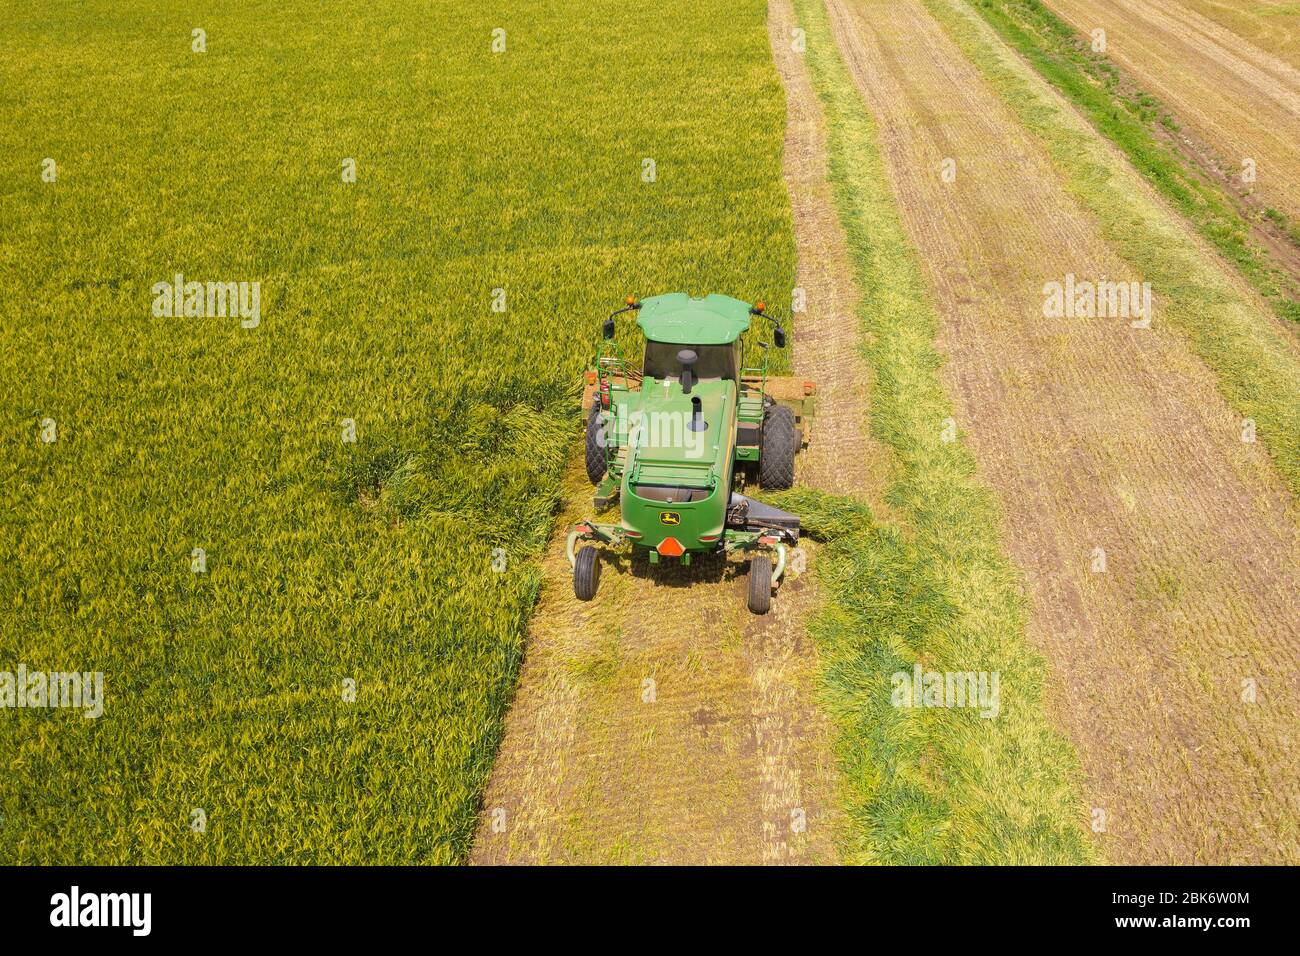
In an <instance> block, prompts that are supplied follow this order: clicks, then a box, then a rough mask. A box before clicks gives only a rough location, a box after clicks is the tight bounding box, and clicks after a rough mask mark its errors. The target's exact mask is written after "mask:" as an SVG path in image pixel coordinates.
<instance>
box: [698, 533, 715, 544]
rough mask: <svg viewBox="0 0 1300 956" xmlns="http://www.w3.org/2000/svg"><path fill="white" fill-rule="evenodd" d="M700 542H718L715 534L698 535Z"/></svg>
mask: <svg viewBox="0 0 1300 956" xmlns="http://www.w3.org/2000/svg"><path fill="white" fill-rule="evenodd" d="M700 540H701V541H706V542H707V541H717V540H718V536H717V535H716V534H702V535H700Z"/></svg>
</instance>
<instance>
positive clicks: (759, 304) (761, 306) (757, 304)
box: [754, 302, 767, 312]
mask: <svg viewBox="0 0 1300 956" xmlns="http://www.w3.org/2000/svg"><path fill="white" fill-rule="evenodd" d="M754 308H755V309H757V310H758V311H759V312H762V311H763V310H764V309H766V308H767V306H766V305H764V304H763V303H762V302H755V303H754Z"/></svg>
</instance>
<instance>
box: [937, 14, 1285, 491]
mask: <svg viewBox="0 0 1300 956" xmlns="http://www.w3.org/2000/svg"><path fill="white" fill-rule="evenodd" d="M926 5H927V7H928V8H929V9H930V12H931V13H933V14H934V16H935V17H936V18H937V19H938V20H939V22H940V23H942V24H943V25H944V27H945V29H946V30H947V31H948V33H949V35H950V36H951V37H952V39H953V41H954V42H955V43H956V44H957V45H958V46H959V47H960V48H961V49H962V51H963V52H964V53H965V54H966V55H967V56H968V57H969V58H970V59H971V61H972V62H973V63H974V64H975V65H976V67H977V68H978V69H979V70H980V71H981V73H982V74H983V75H984V77H985V79H986V80H987V81H988V83H989V84H990V86H991V87H992V88H993V90H994V91H995V92H996V93H997V94H998V96H999V97H1001V99H1002V100H1003V102H1005V103H1006V104H1007V106H1008V107H1009V108H1010V109H1011V110H1012V112H1013V113H1014V114H1015V115H1016V116H1017V117H1018V118H1019V119H1020V121H1021V122H1023V123H1024V124H1025V126H1026V127H1027V128H1028V129H1030V130H1031V131H1033V132H1034V133H1035V134H1036V135H1037V136H1038V137H1039V140H1040V141H1041V142H1042V143H1043V145H1044V147H1045V148H1046V149H1047V151H1048V154H1049V156H1050V158H1051V161H1052V163H1053V166H1054V167H1055V168H1056V169H1057V170H1058V172H1059V173H1060V175H1061V179H1062V181H1063V183H1064V184H1065V186H1066V188H1067V189H1068V190H1069V191H1070V193H1071V195H1073V196H1074V197H1075V199H1076V200H1078V202H1079V203H1080V205H1081V206H1083V207H1084V208H1086V209H1088V210H1089V211H1090V212H1091V213H1092V214H1093V215H1094V216H1095V217H1096V218H1097V220H1098V222H1099V224H1100V226H1101V229H1102V235H1103V236H1104V237H1105V239H1106V240H1107V241H1108V242H1109V243H1110V244H1111V245H1112V247H1113V248H1114V249H1115V250H1116V252H1117V253H1119V255H1120V256H1122V257H1123V258H1124V259H1125V260H1126V261H1127V262H1128V263H1129V264H1130V265H1131V266H1132V267H1133V269H1134V270H1135V272H1136V273H1137V274H1139V275H1142V276H1143V277H1144V278H1145V279H1146V280H1147V281H1149V282H1150V283H1151V284H1152V288H1153V289H1154V292H1155V295H1156V297H1157V315H1156V319H1155V321H1157V322H1167V323H1170V324H1172V325H1173V326H1174V327H1176V328H1178V329H1179V330H1180V331H1181V332H1182V333H1183V334H1184V335H1185V336H1186V337H1187V339H1188V341H1189V342H1190V343H1191V345H1192V347H1193V349H1194V350H1195V351H1196V353H1197V354H1198V355H1199V356H1200V358H1201V360H1202V361H1203V362H1205V364H1206V365H1207V366H1208V367H1209V368H1210V369H1212V370H1213V371H1214V373H1215V376H1216V378H1217V381H1218V385H1219V389H1220V391H1221V393H1222V394H1223V396H1224V398H1225V399H1227V401H1228V403H1229V405H1231V406H1232V407H1233V408H1234V409H1236V410H1237V411H1238V412H1239V413H1240V414H1241V416H1242V418H1243V422H1242V423H1241V425H1240V426H1238V427H1236V428H1234V431H1233V435H1232V437H1233V438H1234V439H1239V438H1240V435H1241V432H1242V428H1244V427H1245V422H1244V420H1245V419H1249V420H1251V421H1253V422H1254V423H1255V434H1256V436H1257V438H1258V440H1259V441H1261V442H1263V443H1264V446H1265V447H1266V448H1267V449H1268V451H1269V454H1270V455H1271V457H1272V459H1273V462H1274V464H1275V465H1276V467H1277V469H1278V472H1279V473H1280V474H1281V475H1282V478H1283V479H1284V481H1285V482H1286V483H1287V485H1288V486H1289V487H1290V488H1291V490H1292V492H1293V493H1297V494H1300V359H1298V358H1297V350H1296V348H1295V342H1294V340H1293V339H1292V338H1291V337H1290V336H1289V334H1288V331H1287V330H1286V329H1285V328H1282V327H1278V326H1277V325H1276V324H1275V323H1274V322H1273V321H1272V317H1271V316H1269V314H1268V313H1267V312H1266V311H1265V310H1263V309H1262V308H1260V307H1259V306H1258V305H1257V304H1256V302H1255V301H1254V300H1253V299H1252V298H1251V297H1249V296H1247V295H1246V294H1243V292H1242V291H1240V290H1239V289H1238V288H1237V287H1236V285H1235V284H1234V283H1233V282H1232V281H1230V279H1231V277H1230V275H1229V273H1227V272H1226V271H1225V270H1224V269H1223V268H1221V267H1220V266H1219V263H1218V262H1216V261H1215V260H1214V259H1213V257H1211V256H1207V255H1206V254H1205V253H1204V252H1203V251H1202V249H1200V248H1198V246H1197V244H1196V243H1195V242H1193V240H1192V238H1191V237H1190V236H1188V235H1187V234H1186V233H1185V231H1184V230H1183V228H1182V227H1181V226H1180V225H1179V224H1178V223H1177V222H1175V221H1174V220H1173V217H1171V216H1170V215H1169V213H1168V212H1167V210H1166V209H1164V208H1163V207H1162V206H1161V205H1160V204H1158V203H1156V202H1153V201H1151V200H1150V199H1148V198H1147V197H1145V196H1143V195H1141V193H1140V192H1139V190H1138V189H1137V188H1135V187H1137V186H1138V185H1140V181H1138V180H1136V179H1129V180H1127V181H1126V177H1125V176H1123V175H1116V173H1117V168H1116V162H1115V158H1114V155H1113V153H1112V152H1111V151H1110V150H1108V149H1107V148H1106V146H1105V143H1104V142H1101V141H1099V140H1098V139H1097V137H1096V135H1095V133H1094V131H1093V130H1092V129H1091V128H1089V126H1088V125H1087V124H1086V123H1084V122H1081V121H1080V120H1079V119H1078V117H1077V116H1075V115H1073V114H1072V113H1069V112H1068V111H1066V110H1064V109H1062V108H1061V106H1060V104H1058V103H1056V102H1054V101H1053V98H1052V97H1050V96H1049V95H1047V93H1046V91H1045V90H1042V89H1035V88H1034V86H1033V85H1032V84H1031V83H1030V82H1028V78H1030V77H1032V76H1033V73H1032V72H1030V71H1028V70H1026V71H1025V75H1021V74H1020V73H1018V72H1017V70H1016V69H1015V68H1014V66H1013V64H1012V63H1010V62H1008V60H1006V59H1004V58H1003V56H1002V55H1000V52H999V50H998V49H997V48H996V47H995V44H996V37H995V36H994V35H993V32H992V31H988V30H987V28H985V27H983V26H982V25H981V23H980V21H979V19H978V18H977V17H976V16H975V13H973V12H971V11H972V10H974V11H977V12H979V13H980V14H981V15H983V16H984V17H985V19H986V20H988V21H989V22H991V23H993V25H994V26H995V28H998V29H997V30H996V35H997V36H1001V37H1003V38H1004V39H1005V40H1006V41H1007V42H1008V43H1009V45H1010V46H1011V47H1012V48H1013V49H1015V50H1018V51H1019V52H1021V53H1022V54H1024V56H1025V59H1026V60H1027V61H1028V62H1029V63H1030V64H1031V65H1032V66H1034V67H1035V68H1037V69H1038V70H1039V72H1040V73H1042V74H1043V75H1044V77H1045V78H1046V79H1048V80H1049V81H1051V82H1053V85H1057V86H1058V89H1062V87H1061V86H1059V85H1058V82H1059V81H1058V80H1053V76H1055V73H1053V70H1054V69H1056V67H1057V66H1058V65H1059V61H1057V60H1055V59H1052V58H1051V57H1049V56H1048V55H1047V54H1046V53H1044V52H1043V51H1042V50H1041V49H1039V48H1038V47H1037V46H1035V45H1034V44H1035V43H1037V42H1038V41H1037V40H1035V39H1034V37H1038V36H1039V34H1033V36H1032V37H1031V35H1030V34H1029V33H1027V32H1025V31H1024V30H1021V29H1020V28H1019V27H1018V26H1017V25H1016V24H1015V23H1014V22H1012V21H1011V20H1008V19H1006V17H1007V16H1008V14H1007V11H1010V10H1011V9H1012V7H1015V8H1016V9H1020V7H1021V5H1020V4H996V3H993V2H992V0H987V2H986V0H980V2H977V3H961V4H959V3H955V2H948V0H926ZM1079 82H1080V83H1082V82H1084V81H1083V80H1081V79H1080V80H1079ZM1072 89H1073V87H1070V86H1068V85H1067V86H1066V87H1065V88H1064V89H1063V92H1066V94H1067V97H1069V98H1070V99H1071V100H1073V99H1074V94H1073V93H1071V92H1070V90H1072ZM1089 89H1090V91H1091V92H1089V94H1088V99H1086V100H1081V101H1077V102H1076V105H1083V104H1084V103H1086V102H1091V98H1092V97H1095V96H1100V95H1103V94H1104V90H1102V89H1100V88H1095V87H1089ZM1101 108H1102V107H1101V105H1100V104H1097V105H1096V109H1101ZM1107 110H1108V112H1107V115H1108V116H1109V115H1111V114H1114V115H1115V116H1118V117H1119V119H1116V120H1115V121H1114V123H1113V124H1110V125H1108V124H1106V123H1104V122H1102V120H1101V119H1099V118H1097V117H1095V116H1092V108H1091V107H1089V108H1085V110H1084V114H1085V116H1092V119H1093V122H1095V123H1096V124H1097V126H1098V128H1099V129H1101V131H1102V132H1103V133H1104V134H1106V135H1108V136H1110V137H1111V138H1112V139H1114V140H1115V141H1116V142H1117V143H1119V144H1120V145H1121V147H1124V149H1125V153H1126V154H1128V155H1130V156H1131V157H1133V154H1132V153H1131V152H1130V147H1129V146H1126V145H1125V144H1126V142H1127V140H1126V139H1125V134H1124V132H1123V131H1125V130H1131V129H1132V125H1131V123H1129V122H1128V121H1127V120H1125V119H1124V118H1123V114H1124V110H1123V108H1122V106H1121V105H1120V104H1119V103H1118V102H1117V101H1111V102H1110V105H1109V107H1107ZM1134 135H1135V136H1140V135H1142V134H1140V133H1135V134H1134ZM1130 145H1131V144H1130ZM1153 149H1155V147H1153ZM1152 157H1154V158H1152ZM1166 160H1167V161H1168V162H1166ZM1172 162H1173V159H1172V158H1171V157H1168V156H1164V154H1163V153H1161V152H1158V151H1157V152H1155V153H1152V154H1151V157H1148V158H1147V159H1145V160H1143V159H1141V158H1139V157H1134V166H1135V168H1137V170H1138V172H1139V173H1142V174H1143V175H1145V176H1146V177H1147V178H1148V179H1152V173H1151V171H1150V169H1149V168H1147V167H1146V166H1144V163H1155V164H1156V165H1157V168H1158V169H1163V170H1166V171H1168V174H1169V176H1170V177H1171V182H1172V181H1175V180H1176V179H1177V177H1179V176H1185V175H1186V174H1185V173H1184V172H1180V171H1179V170H1177V169H1175V168H1173V167H1172V166H1170V165H1169V163H1172ZM1157 186H1160V184H1159V183H1157ZM1170 188H1172V187H1170ZM1160 191H1161V193H1162V194H1165V195H1167V193H1166V187H1160ZM1211 201H1212V200H1207V202H1211ZM1174 205H1175V207H1176V208H1178V209H1180V210H1181V211H1183V212H1184V214H1185V215H1187V216H1188V217H1189V219H1190V221H1191V222H1192V224H1193V225H1194V226H1196V227H1198V228H1200V230H1201V232H1202V233H1203V234H1206V230H1207V229H1209V231H1210V232H1212V233H1217V227H1214V228H1210V227H1209V226H1207V225H1206V222H1205V221H1204V220H1203V218H1201V217H1199V215H1198V213H1197V211H1196V208H1184V207H1183V206H1182V205H1180V204H1179V203H1178V202H1175V203H1174ZM1225 228H1226V227H1225ZM1233 228H1234V229H1235V228H1237V227H1233ZM1234 241H1235V240H1234ZM1216 245H1217V243H1216ZM1221 251H1224V250H1223V249H1222V248H1221ZM1290 305H1291V306H1296V305H1297V303H1295V302H1291V303H1290Z"/></svg>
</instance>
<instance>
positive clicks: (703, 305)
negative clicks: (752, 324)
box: [636, 292, 749, 345]
mask: <svg viewBox="0 0 1300 956" xmlns="http://www.w3.org/2000/svg"><path fill="white" fill-rule="evenodd" d="M636 322H637V325H639V326H640V327H641V331H642V332H643V333H644V334H645V337H646V338H647V339H649V340H650V341H652V342H666V343H668V344H669V345H726V344H727V343H728V342H734V341H735V340H736V339H737V338H739V337H740V336H741V335H742V334H744V332H745V330H746V329H748V328H749V303H748V302H741V301H740V300H739V299H733V298H732V297H731V296H729V295H718V294H716V293H714V294H713V295H706V296H705V297H704V298H702V299H693V298H691V297H690V296H689V295H687V294H686V293H685V292H670V293H668V294H667V295H654V296H650V297H649V298H648V299H642V300H641V309H640V311H639V313H638V314H637V320H636Z"/></svg>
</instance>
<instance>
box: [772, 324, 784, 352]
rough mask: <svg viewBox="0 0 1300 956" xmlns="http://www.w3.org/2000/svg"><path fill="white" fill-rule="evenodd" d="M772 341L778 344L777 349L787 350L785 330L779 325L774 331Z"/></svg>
mask: <svg viewBox="0 0 1300 956" xmlns="http://www.w3.org/2000/svg"><path fill="white" fill-rule="evenodd" d="M772 341H773V342H775V343H776V347H777V348H779V349H783V348H785V329H783V328H781V326H779V325H778V326H777V327H776V328H774V329H773V330H772Z"/></svg>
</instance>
